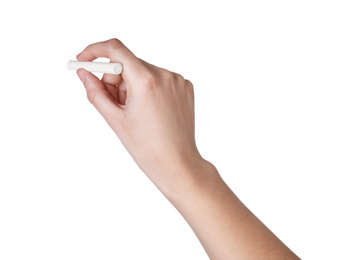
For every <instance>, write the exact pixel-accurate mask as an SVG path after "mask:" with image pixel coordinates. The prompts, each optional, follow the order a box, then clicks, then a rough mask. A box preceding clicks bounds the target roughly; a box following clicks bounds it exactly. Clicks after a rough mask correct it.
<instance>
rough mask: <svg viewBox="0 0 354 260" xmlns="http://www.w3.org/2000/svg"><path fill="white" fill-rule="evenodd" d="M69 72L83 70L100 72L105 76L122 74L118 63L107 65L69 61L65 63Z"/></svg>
mask: <svg viewBox="0 0 354 260" xmlns="http://www.w3.org/2000/svg"><path fill="white" fill-rule="evenodd" d="M67 67H68V69H69V70H78V69H85V70H87V71H91V72H101V73H107V74H116V75H118V74H120V73H121V72H122V69H123V67H122V64H120V63H107V62H89V61H77V60H69V61H68V63H67Z"/></svg>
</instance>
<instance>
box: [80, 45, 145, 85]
mask: <svg viewBox="0 0 354 260" xmlns="http://www.w3.org/2000/svg"><path fill="white" fill-rule="evenodd" d="M100 57H104V58H109V59H110V60H111V62H119V63H121V64H122V65H123V71H122V76H123V78H124V77H126V76H128V75H127V74H128V73H134V71H136V70H137V69H138V68H139V67H141V64H140V62H139V59H138V58H137V57H136V56H135V55H134V54H133V53H132V52H131V51H130V50H129V49H128V48H127V47H126V46H125V45H124V44H123V43H122V42H121V41H120V40H118V39H110V40H108V41H103V42H97V43H93V44H90V45H89V46H87V47H86V48H85V49H84V50H83V51H82V52H81V53H80V54H78V55H77V56H76V58H77V60H78V61H93V60H94V59H96V58H100ZM139 65H140V66H139Z"/></svg>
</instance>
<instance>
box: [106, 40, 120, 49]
mask: <svg viewBox="0 0 354 260" xmlns="http://www.w3.org/2000/svg"><path fill="white" fill-rule="evenodd" d="M107 45H108V47H110V48H112V49H118V48H120V47H122V46H123V43H122V42H121V41H120V40H118V39H117V38H112V39H110V40H108V41H107Z"/></svg>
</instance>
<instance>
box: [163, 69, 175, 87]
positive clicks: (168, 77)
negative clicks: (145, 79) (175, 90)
mask: <svg viewBox="0 0 354 260" xmlns="http://www.w3.org/2000/svg"><path fill="white" fill-rule="evenodd" d="M162 77H163V79H164V81H165V82H166V83H167V84H169V85H172V84H173V83H174V82H175V80H176V78H175V75H174V73H173V72H171V71H168V70H165V69H164V70H163V71H162Z"/></svg>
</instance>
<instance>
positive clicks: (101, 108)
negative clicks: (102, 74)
mask: <svg viewBox="0 0 354 260" xmlns="http://www.w3.org/2000/svg"><path fill="white" fill-rule="evenodd" d="M77 74H78V76H79V78H80V80H81V81H82V82H83V83H84V86H85V89H86V92H87V97H88V99H89V101H90V102H91V103H92V104H93V105H94V106H95V108H96V109H97V110H98V112H100V114H101V115H102V116H103V117H104V118H105V119H106V120H107V122H108V123H110V121H115V120H116V119H117V117H118V118H120V117H121V116H122V115H123V110H122V108H120V107H119V105H118V103H117V102H116V101H115V100H114V98H113V97H112V96H111V95H110V94H109V93H108V91H107V89H106V88H105V86H104V84H103V83H102V82H101V81H100V80H99V79H98V78H97V77H96V76H95V75H93V74H92V73H90V72H88V71H86V70H84V69H79V70H78V71H77Z"/></svg>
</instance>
